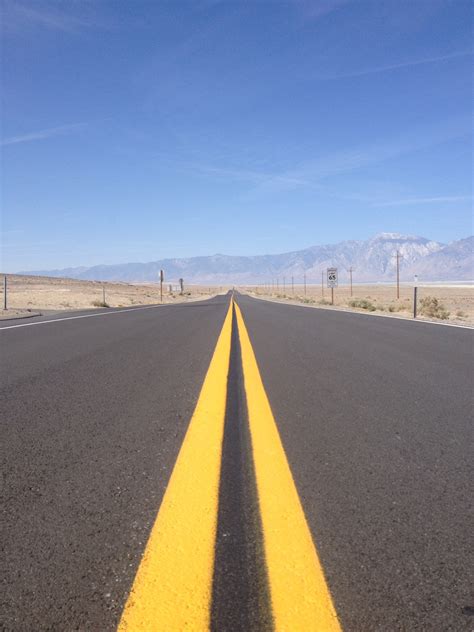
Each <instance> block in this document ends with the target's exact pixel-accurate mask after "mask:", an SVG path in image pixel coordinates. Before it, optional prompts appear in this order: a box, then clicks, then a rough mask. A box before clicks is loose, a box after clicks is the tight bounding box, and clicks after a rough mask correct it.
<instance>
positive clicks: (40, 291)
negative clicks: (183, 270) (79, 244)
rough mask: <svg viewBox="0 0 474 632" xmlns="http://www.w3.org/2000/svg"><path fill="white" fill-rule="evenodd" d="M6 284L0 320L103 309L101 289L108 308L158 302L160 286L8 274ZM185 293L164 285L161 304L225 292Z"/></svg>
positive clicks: (191, 289)
mask: <svg viewBox="0 0 474 632" xmlns="http://www.w3.org/2000/svg"><path fill="white" fill-rule="evenodd" d="M7 280H8V290H7V299H8V310H7V311H6V312H5V311H4V310H1V309H0V318H12V317H14V316H19V315H28V311H27V310H31V311H32V312H35V313H38V312H41V311H42V310H53V311H59V310H74V309H90V308H94V307H102V306H103V305H102V302H103V289H105V302H106V303H107V305H108V306H110V307H129V306H130V305H149V304H156V303H159V302H160V286H159V284H143V285H132V284H129V283H102V282H99V281H76V280H73V279H58V278H53V277H37V276H23V275H16V274H9V275H8V276H7ZM184 290H185V294H184V296H180V294H179V288H178V286H177V285H173V291H172V293H170V292H169V284H167V283H164V284H163V302H164V303H178V302H186V301H193V300H194V301H195V300H199V299H205V298H209V297H211V296H215V295H216V294H218V293H219V292H220V291H224V288H218V287H215V288H209V287H201V286H195V285H194V286H188V287H186V286H185V287H184ZM1 301H2V302H1V307H3V277H2V298H1Z"/></svg>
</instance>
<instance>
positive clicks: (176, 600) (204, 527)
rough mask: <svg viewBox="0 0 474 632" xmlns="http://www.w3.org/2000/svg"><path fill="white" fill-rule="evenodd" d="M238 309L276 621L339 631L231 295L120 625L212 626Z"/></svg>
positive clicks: (168, 631) (168, 629)
mask: <svg viewBox="0 0 474 632" xmlns="http://www.w3.org/2000/svg"><path fill="white" fill-rule="evenodd" d="M234 307H235V314H236V321H237V327H238V334H239V340H240V346H241V356H242V368H243V374H244V386H245V396H246V400H247V410H248V418H249V425H250V435H251V443H252V454H253V459H254V468H255V476H256V483H257V493H258V503H259V510H260V516H261V522H262V530H263V543H264V553H265V562H266V572H267V576H268V583H269V588H270V598H271V610H272V614H273V621H274V628H275V630H276V631H278V632H279V631H280V630H281V631H283V630H285V631H293V630H295V631H298V632H300V631H301V632H310V631H313V630H314V631H318V632H337V631H339V630H340V626H339V623H338V619H337V616H336V612H335V609H334V606H333V603H332V599H331V596H330V593H329V590H328V587H327V585H326V581H325V578H324V573H323V570H322V567H321V564H320V562H319V558H318V555H317V552H316V548H315V546H314V544H313V540H312V537H311V533H310V530H309V527H308V524H307V522H306V519H305V516H304V512H303V508H302V506H301V502H300V499H299V496H298V492H297V490H296V487H295V484H294V481H293V477H292V474H291V471H290V468H289V465H288V461H287V459H286V456H285V452H284V449H283V445H282V443H281V439H280V436H279V433H278V430H277V426H276V424H275V420H274V418H273V414H272V411H271V407H270V403H269V401H268V398H267V395H266V393H265V389H264V386H263V383H262V379H261V376H260V372H259V369H258V365H257V361H256V358H255V354H254V352H253V349H252V345H251V342H250V338H249V335H248V332H247V328H246V326H245V323H244V320H243V317H242V313H241V311H240V309H239V307H238V305H237V304H236V303H235V302H234V301H233V300H231V302H230V306H229V309H228V312H227V315H226V318H225V321H224V325H223V327H222V331H221V333H220V335H219V339H218V341H217V345H216V348H215V350H214V354H213V356H212V360H211V363H210V365H209V369H208V371H207V374H206V377H205V380H204V384H203V386H202V389H201V393H200V396H199V400H198V403H197V405H196V409H195V411H194V414H193V417H192V419H191V422H190V425H189V428H188V431H187V433H186V436H185V439H184V441H183V444H182V446H181V450H180V452H179V455H178V458H177V460H176V464H175V466H174V469H173V473H172V475H171V478H170V481H169V484H168V487H167V489H166V492H165V495H164V498H163V501H162V504H161V507H160V510H159V512H158V516H157V518H156V521H155V524H154V526H153V528H152V531H151V535H150V538H149V541H148V544H147V546H146V549H145V552H144V555H143V558H142V561H141V563H140V566H139V569H138V572H137V575H136V578H135V581H134V584H133V586H132V590H131V592H130V595H129V598H128V601H127V603H126V605H125V609H124V612H123V615H122V619H121V621H120V624H119V628H118V629H119V632H125V631H127V632H130V631H138V630H143V631H150V632H155V631H157V632H158V631H163V632H174V631H176V632H177V631H181V630H193V631H196V632H200V631H205V630H209V629H210V623H211V620H210V613H211V602H212V578H213V571H214V551H215V540H216V532H217V515H218V499H219V478H220V465H221V455H222V441H223V436H224V422H225V410H226V398H227V377H228V372H229V363H230V353H231V334H232V320H233V309H234ZM230 597H231V596H230Z"/></svg>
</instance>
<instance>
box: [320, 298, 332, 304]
mask: <svg viewBox="0 0 474 632" xmlns="http://www.w3.org/2000/svg"><path fill="white" fill-rule="evenodd" d="M318 303H319V305H331V301H327V300H326V299H325V298H322V299H321V300H319V301H318Z"/></svg>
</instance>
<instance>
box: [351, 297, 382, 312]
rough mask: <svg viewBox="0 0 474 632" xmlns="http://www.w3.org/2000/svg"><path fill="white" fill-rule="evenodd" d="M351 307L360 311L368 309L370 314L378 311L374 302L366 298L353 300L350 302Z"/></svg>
mask: <svg viewBox="0 0 474 632" xmlns="http://www.w3.org/2000/svg"><path fill="white" fill-rule="evenodd" d="M349 306H350V307H357V308H359V309H366V310H367V311H369V312H375V310H376V309H377V308H376V307H375V305H374V304H373V303H372V301H369V300H368V299H366V298H360V299H353V300H352V301H349Z"/></svg>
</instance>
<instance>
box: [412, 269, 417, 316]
mask: <svg viewBox="0 0 474 632" xmlns="http://www.w3.org/2000/svg"><path fill="white" fill-rule="evenodd" d="M417 300H418V275H417V274H415V278H414V285H413V318H416V308H417Z"/></svg>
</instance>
